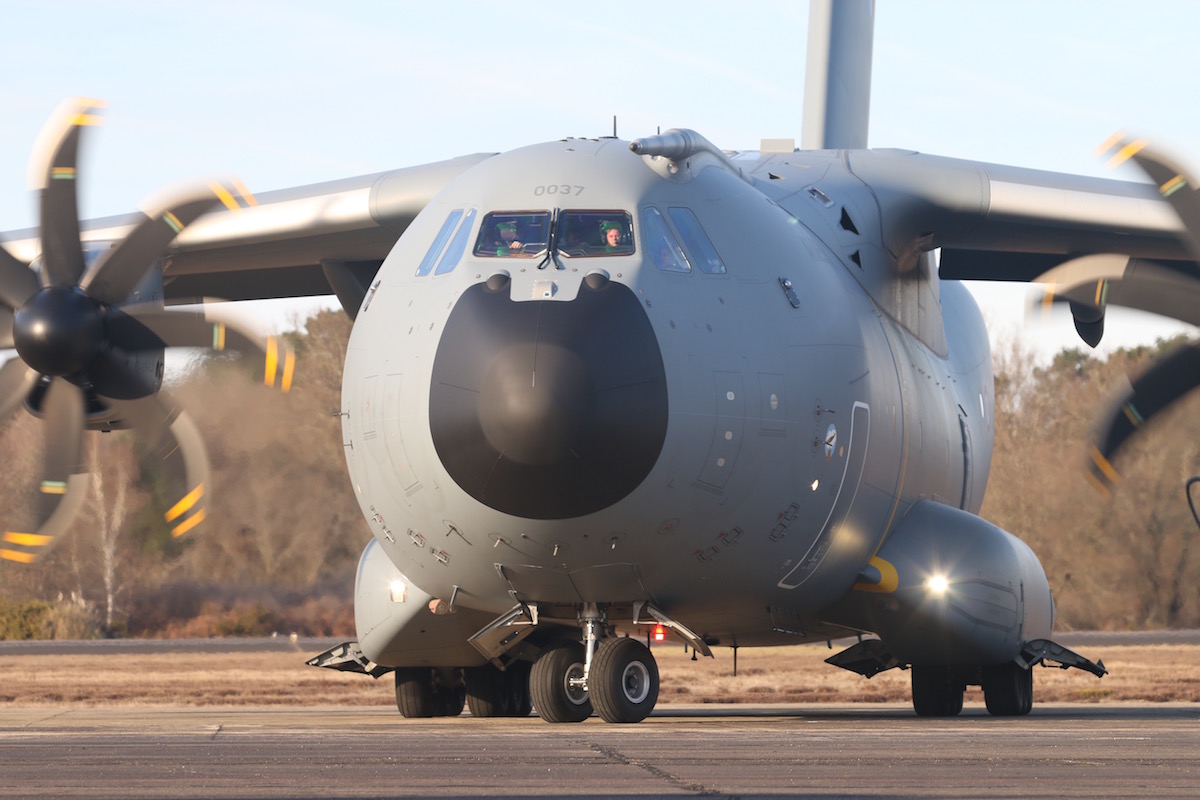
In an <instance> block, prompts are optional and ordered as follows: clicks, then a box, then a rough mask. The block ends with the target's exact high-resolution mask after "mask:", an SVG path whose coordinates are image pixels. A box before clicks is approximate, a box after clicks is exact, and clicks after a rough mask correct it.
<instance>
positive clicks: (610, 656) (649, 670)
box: [588, 639, 658, 722]
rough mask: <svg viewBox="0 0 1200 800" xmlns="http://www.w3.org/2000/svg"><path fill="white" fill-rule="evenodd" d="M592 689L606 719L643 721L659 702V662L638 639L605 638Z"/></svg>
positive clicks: (598, 709) (595, 662)
mask: <svg viewBox="0 0 1200 800" xmlns="http://www.w3.org/2000/svg"><path fill="white" fill-rule="evenodd" d="M588 688H589V689H590V692H591V695H592V703H593V704H594V705H595V707H596V712H597V713H598V714H600V716H601V717H603V718H604V720H605V721H606V722H641V721H642V720H644V719H645V718H646V717H648V716H649V715H650V712H651V711H653V710H654V705H655V703H657V702H658V664H657V662H655V660H654V656H653V655H652V654H651V653H650V650H649V648H647V647H646V646H645V645H644V644H642V643H641V642H639V641H638V640H637V639H605V640H604V641H603V642H601V643H600V647H599V648H598V649H597V651H596V656H595V658H593V659H592V670H591V674H590V675H589V676H588Z"/></svg>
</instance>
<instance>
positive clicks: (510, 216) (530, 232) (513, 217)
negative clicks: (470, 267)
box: [475, 211, 550, 258]
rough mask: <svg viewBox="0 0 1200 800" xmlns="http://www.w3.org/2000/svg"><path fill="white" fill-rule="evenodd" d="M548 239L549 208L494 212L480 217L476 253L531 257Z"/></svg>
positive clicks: (535, 254)
mask: <svg viewBox="0 0 1200 800" xmlns="http://www.w3.org/2000/svg"><path fill="white" fill-rule="evenodd" d="M548 241H550V212H549V211H493V212H491V213H490V214H488V215H487V216H486V217H484V218H483V224H482V225H481V226H480V227H479V238H478V239H477V240H476V241H475V255H477V256H485V257H489V256H491V257H495V256H499V257H501V258H505V257H513V256H516V257H523V258H534V257H535V256H538V255H540V254H542V253H544V252H546V243H547V242H548Z"/></svg>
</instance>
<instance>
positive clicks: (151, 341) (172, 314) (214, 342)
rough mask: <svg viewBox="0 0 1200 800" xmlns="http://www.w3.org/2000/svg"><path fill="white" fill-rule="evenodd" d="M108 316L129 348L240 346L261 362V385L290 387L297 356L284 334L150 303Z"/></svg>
mask: <svg viewBox="0 0 1200 800" xmlns="http://www.w3.org/2000/svg"><path fill="white" fill-rule="evenodd" d="M122 311H123V312H124V313H121V314H112V315H110V317H109V324H108V330H107V333H108V337H109V341H110V342H111V343H112V344H113V345H114V346H116V347H120V348H121V349H122V350H125V351H127V352H131V353H134V352H139V351H143V350H156V349H159V348H162V347H201V348H206V349H210V350H216V351H218V352H222V351H225V350H236V351H237V352H239V353H241V354H242V355H243V356H245V357H246V358H255V357H258V358H260V359H261V360H262V361H261V363H262V364H263V376H262V378H263V383H265V384H266V385H267V386H278V387H279V388H280V389H282V390H283V391H285V392H286V391H288V390H290V389H291V388H292V377H293V374H294V372H295V367H296V354H295V352H294V351H293V350H292V348H291V346H290V345H289V344H288V343H287V342H286V341H285V340H284V339H282V338H281V337H278V336H268V337H266V338H263V337H261V336H256V335H255V334H253V333H250V332H249V331H248V330H246V329H245V328H244V327H243V326H242V325H240V324H239V323H236V322H234V321H232V320H229V319H223V318H222V317H220V316H218V315H216V314H214V313H213V312H212V311H209V310H207V309H206V310H204V311H180V310H164V309H160V308H155V307H152V306H144V307H128V308H125V309H122Z"/></svg>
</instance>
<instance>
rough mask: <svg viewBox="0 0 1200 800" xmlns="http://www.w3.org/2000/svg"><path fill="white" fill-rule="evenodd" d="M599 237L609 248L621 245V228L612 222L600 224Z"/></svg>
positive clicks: (606, 221)
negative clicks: (602, 238)
mask: <svg viewBox="0 0 1200 800" xmlns="http://www.w3.org/2000/svg"><path fill="white" fill-rule="evenodd" d="M600 235H601V236H602V237H604V243H605V244H606V245H608V246H609V247H616V246H618V245H619V244H621V226H620V224H618V223H616V222H613V221H612V220H605V221H604V222H602V223H600Z"/></svg>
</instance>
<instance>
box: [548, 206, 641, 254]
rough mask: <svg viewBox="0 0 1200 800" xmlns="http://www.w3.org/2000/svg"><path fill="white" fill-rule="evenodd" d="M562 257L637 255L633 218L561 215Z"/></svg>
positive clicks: (623, 213) (610, 213) (612, 213)
mask: <svg viewBox="0 0 1200 800" xmlns="http://www.w3.org/2000/svg"><path fill="white" fill-rule="evenodd" d="M557 249H558V253H559V254H560V255H563V256H567V257H570V258H577V257H581V256H628V255H632V254H633V250H634V247H633V217H632V216H631V215H630V213H629V212H628V211H560V212H559V215H558V238H557Z"/></svg>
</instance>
